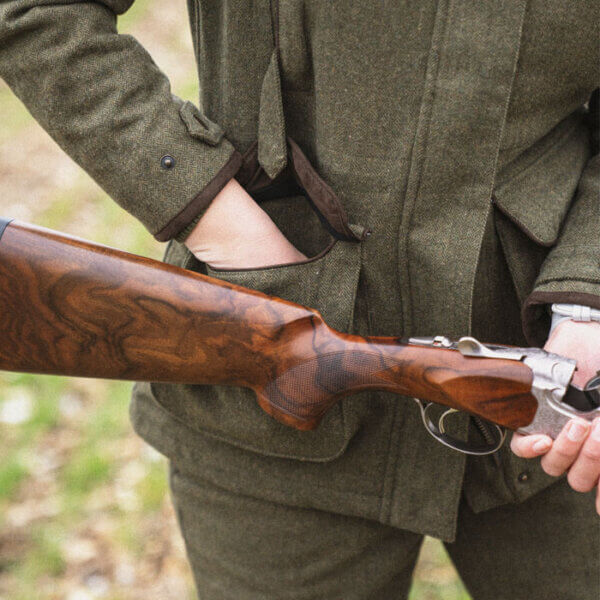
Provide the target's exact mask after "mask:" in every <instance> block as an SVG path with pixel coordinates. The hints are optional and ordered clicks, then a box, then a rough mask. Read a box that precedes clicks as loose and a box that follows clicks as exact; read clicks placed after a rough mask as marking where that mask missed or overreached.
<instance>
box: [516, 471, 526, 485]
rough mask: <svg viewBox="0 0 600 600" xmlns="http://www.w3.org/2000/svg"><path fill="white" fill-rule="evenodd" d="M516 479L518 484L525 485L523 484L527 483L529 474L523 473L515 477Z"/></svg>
mask: <svg viewBox="0 0 600 600" xmlns="http://www.w3.org/2000/svg"><path fill="white" fill-rule="evenodd" d="M517 479H518V480H519V482H520V483H525V482H527V481H529V473H528V472H527V471H523V472H522V473H519V476H518V477H517Z"/></svg>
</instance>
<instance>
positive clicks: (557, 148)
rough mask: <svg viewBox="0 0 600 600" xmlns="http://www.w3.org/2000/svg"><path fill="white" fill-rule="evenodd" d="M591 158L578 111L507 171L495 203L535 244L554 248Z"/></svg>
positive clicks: (587, 137)
mask: <svg viewBox="0 0 600 600" xmlns="http://www.w3.org/2000/svg"><path fill="white" fill-rule="evenodd" d="M590 154H591V153H590V142H589V129H588V128H587V126H586V125H585V123H584V122H583V120H582V117H581V114H580V113H577V114H576V115H573V116H571V117H569V118H567V119H565V121H563V123H561V124H560V125H559V126H558V127H557V128H556V129H555V130H553V131H552V133H551V134H550V135H548V136H546V138H543V139H542V140H541V141H540V142H539V143H538V144H536V145H535V146H534V147H533V148H532V149H531V150H529V151H527V152H526V153H525V154H524V155H523V156H522V157H521V158H519V159H518V160H517V161H515V163H512V164H511V165H510V166H509V167H508V168H507V170H506V172H505V174H504V175H503V176H502V177H499V179H500V183H499V184H498V185H497V187H496V189H495V190H494V194H493V202H494V204H495V205H496V206H497V207H498V209H499V210H500V211H501V212H502V213H504V214H505V215H506V216H507V217H508V218H509V219H510V220H511V221H512V222H513V223H514V224H515V225H516V226H517V227H519V229H521V230H522V231H523V233H525V235H527V236H528V237H529V238H531V239H532V240H533V241H534V242H537V243H538V244H541V245H542V246H552V245H554V244H555V243H556V240H557V238H558V235H559V233H560V230H561V227H562V224H563V221H564V219H565V217H566V215H567V212H568V210H569V207H570V204H571V201H572V199H573V196H574V194H575V191H576V189H577V185H578V183H579V178H580V176H581V172H582V171H583V169H584V167H585V163H586V162H587V160H588V159H589V157H590Z"/></svg>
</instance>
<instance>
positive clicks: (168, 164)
mask: <svg viewBox="0 0 600 600" xmlns="http://www.w3.org/2000/svg"><path fill="white" fill-rule="evenodd" d="M160 166H161V167H162V168H163V169H167V170H168V169H172V168H173V167H174V166H175V159H174V158H173V157H172V156H170V155H169V154H165V155H164V156H163V157H162V158H161V159H160Z"/></svg>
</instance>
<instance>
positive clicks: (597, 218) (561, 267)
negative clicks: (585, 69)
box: [523, 90, 600, 346]
mask: <svg viewBox="0 0 600 600" xmlns="http://www.w3.org/2000/svg"><path fill="white" fill-rule="evenodd" d="M599 93H600V92H599V91H598V90H596V91H595V92H594V94H593V95H592V99H591V101H590V112H589V123H590V128H591V129H590V130H591V143H592V152H593V156H592V157H591V158H590V160H589V161H588V163H587V165H586V167H585V169H584V171H583V173H582V175H581V179H580V181H579V186H578V188H577V192H576V195H575V199H574V201H573V204H572V206H571V208H570V210H569V213H568V215H567V220H566V222H565V225H564V227H563V230H562V232H561V234H560V237H559V239H558V243H557V244H556V246H555V247H554V248H553V249H552V250H551V252H550V253H549V254H548V256H547V258H546V260H545V261H544V263H543V264H542V268H541V270H540V273H539V275H538V278H537V280H536V283H535V286H534V289H533V292H532V293H531V294H530V295H529V297H528V298H527V299H526V300H525V303H524V305H523V330H524V332H525V336H526V337H527V341H528V342H529V343H531V344H534V345H540V346H541V345H542V344H543V343H544V341H545V340H546V337H547V334H548V330H549V327H550V319H551V316H550V311H549V310H548V309H549V305H550V304H552V303H554V302H560V303H567V304H569V303H570V304H582V305H586V306H590V307H592V308H596V309H599V310H600V154H599V153H598V146H599V144H598V136H599V121H600V117H599V113H600V110H599Z"/></svg>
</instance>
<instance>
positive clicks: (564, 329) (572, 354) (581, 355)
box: [510, 321, 600, 514]
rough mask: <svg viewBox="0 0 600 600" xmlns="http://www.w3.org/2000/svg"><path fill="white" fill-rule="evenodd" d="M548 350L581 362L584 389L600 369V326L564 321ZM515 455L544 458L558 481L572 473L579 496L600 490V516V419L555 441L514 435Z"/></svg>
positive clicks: (599, 499)
mask: <svg viewBox="0 0 600 600" xmlns="http://www.w3.org/2000/svg"><path fill="white" fill-rule="evenodd" d="M544 349H545V350H547V351H548V352H554V353H555V354H561V355H563V356H567V357H569V358H574V359H575V360H576V361H577V370H576V371H575V374H574V376H573V381H572V383H574V384H575V385H578V386H579V387H583V386H584V385H585V384H586V383H587V381H589V379H590V378H591V377H593V376H594V375H595V374H596V372H597V371H598V370H599V369H600V350H599V349H600V323H594V322H591V323H580V322H575V321H563V322H562V323H560V325H558V327H557V328H556V329H555V330H554V331H553V332H552V335H551V336H550V337H549V338H548V341H547V342H546V345H545V346H544ZM510 447H511V449H512V451H513V452H514V453H515V454H516V455H517V456H520V457H522V458H534V457H536V456H542V463H541V464H542V469H544V471H545V472H546V473H548V475H553V476H555V477H558V476H559V475H562V474H563V473H565V472H567V471H568V475H567V479H568V482H569V485H570V486H571V487H572V488H573V489H574V490H575V491H577V492H590V491H591V490H593V489H594V488H595V487H597V488H598V489H597V496H596V511H597V512H598V514H600V484H599V483H598V479H599V477H600V418H597V419H595V420H594V421H593V423H592V424H591V425H590V423H589V422H588V421H584V420H583V419H572V420H571V421H569V423H567V424H566V425H565V426H564V428H563V430H562V431H561V432H560V434H559V436H558V437H557V438H556V440H554V441H552V439H551V438H549V437H548V436H546V435H519V434H518V433H515V434H514V435H513V438H512V441H511V445H510Z"/></svg>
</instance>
